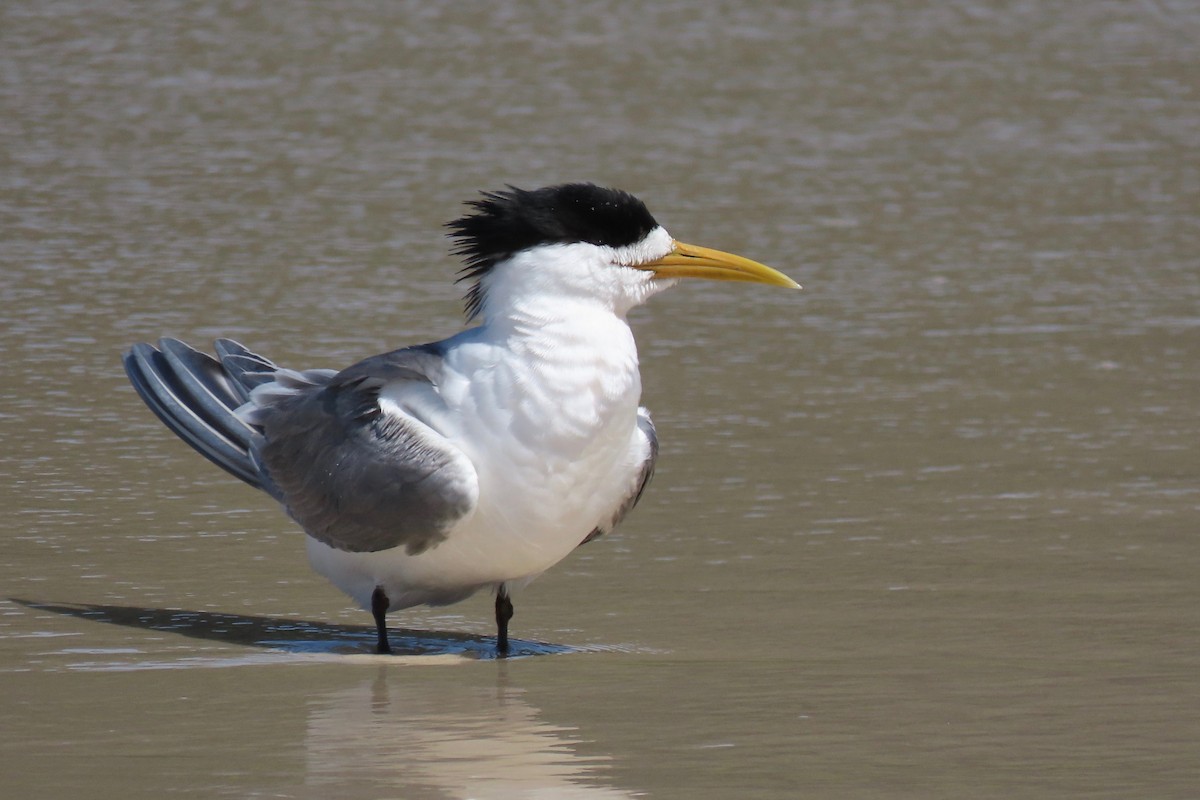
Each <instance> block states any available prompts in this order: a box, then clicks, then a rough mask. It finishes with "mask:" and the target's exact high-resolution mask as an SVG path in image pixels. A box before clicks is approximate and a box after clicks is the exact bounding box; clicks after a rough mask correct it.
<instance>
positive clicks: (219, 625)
mask: <svg viewBox="0 0 1200 800" xmlns="http://www.w3.org/2000/svg"><path fill="white" fill-rule="evenodd" d="M8 599H9V600H11V601H12V602H14V603H17V604H19V605H22V606H25V607H26V608H29V609H35V610H38V611H50V612H53V613H55V614H63V615H65V616H69V617H78V618H79V619H86V620H89V621H92V622H106V623H108V624H110V625H124V626H126V627H130V628H140V629H142V630H147V631H161V632H166V633H174V634H178V635H180V636H189V637H191V638H194V639H204V640H206V641H212V642H220V643H222V644H232V645H240V646H244V647H258V648H262V649H264V650H274V651H284V652H291V653H298V654H300V653H303V654H345V655H354V654H366V653H374V652H375V627H374V626H373V625H372V626H367V625H333V624H330V623H326V622H311V621H308V620H298V619H288V618H284V617H264V616H258V615H254V614H230V613H223V612H213V611H185V610H179V609H169V608H144V607H140V606H118V605H109V604H103V603H53V602H40V601H35V600H25V599H21V598H18V597H10V598H8ZM389 633H390V635H389V639H390V642H391V645H392V651H393V654H394V655H397V656H437V655H443V656H444V655H455V656H461V657H464V658H472V659H480V660H485V659H494V658H498V655H497V652H496V639H495V638H494V637H491V636H474V635H472V634H469V633H460V632H457V631H418V630H408V629H403V628H392V629H391V630H390V632H389ZM577 649H578V648H574V647H569V646H566V645H557V644H548V643H545V642H533V641H528V640H521V639H509V650H508V654H507V656H506V657H507V658H518V657H523V656H536V655H552V654H558V653H571V652H575V651H576V650H577Z"/></svg>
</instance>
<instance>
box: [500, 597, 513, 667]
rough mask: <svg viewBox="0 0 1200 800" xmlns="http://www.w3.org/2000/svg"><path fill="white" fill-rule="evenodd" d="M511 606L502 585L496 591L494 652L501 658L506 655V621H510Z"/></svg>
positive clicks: (510, 601)
mask: <svg viewBox="0 0 1200 800" xmlns="http://www.w3.org/2000/svg"><path fill="white" fill-rule="evenodd" d="M512 615H513V604H512V600H510V599H509V597H508V592H507V591H506V590H505V589H504V584H500V588H499V589H497V590H496V652H497V653H499V654H500V655H501V656H506V655H508V621H509V620H510V619H512Z"/></svg>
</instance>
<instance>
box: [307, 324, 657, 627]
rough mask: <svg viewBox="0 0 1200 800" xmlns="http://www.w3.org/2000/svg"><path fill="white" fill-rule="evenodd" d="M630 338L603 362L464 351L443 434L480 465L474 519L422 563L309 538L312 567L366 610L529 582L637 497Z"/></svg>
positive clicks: (450, 382) (641, 451)
mask: <svg viewBox="0 0 1200 800" xmlns="http://www.w3.org/2000/svg"><path fill="white" fill-rule="evenodd" d="M621 327H623V328H624V326H623V324H622V326H621ZM618 333H620V332H619V331H618ZM624 333H625V336H627V337H628V347H627V348H625V347H609V348H606V350H605V356H606V358H605V359H603V360H600V361H599V362H598V360H597V357H596V355H595V353H593V352H577V351H575V350H572V349H571V348H570V347H569V346H568V345H569V342H568V345H564V344H562V339H561V337H560V339H559V342H560V344H559V345H558V347H557V348H556V351H555V353H554V356H555V357H554V358H553V359H546V358H541V359H540V360H537V361H535V362H534V361H531V359H530V358H529V355H528V353H520V352H518V353H516V354H513V353H511V352H510V351H504V352H502V353H499V354H497V352H495V348H494V347H493V348H492V349H491V350H490V351H489V350H487V349H485V348H482V347H480V348H475V349H472V348H471V347H470V346H468V347H465V348H463V349H462V351H461V353H460V354H459V356H458V358H459V360H460V361H461V362H465V363H453V362H449V363H450V366H451V367H453V368H454V369H453V371H452V372H450V373H449V375H448V377H447V380H446V383H445V384H444V385H442V386H440V387H439V390H440V392H441V395H442V397H443V399H444V400H445V401H446V403H447V405H448V406H449V409H450V412H449V414H448V415H447V416H446V420H447V421H446V422H445V428H446V429H445V430H442V431H441V432H442V433H443V435H445V436H447V437H448V438H449V439H450V440H451V441H452V442H454V443H455V444H456V445H457V446H459V447H460V448H461V449H462V450H463V451H464V452H465V453H466V454H467V456H468V457H469V458H470V459H471V461H472V463H473V464H474V465H475V467H476V471H477V474H478V478H479V501H478V505H477V507H476V509H475V511H474V513H473V514H472V515H471V516H469V517H468V518H466V519H464V520H462V521H461V522H460V523H459V524H458V525H457V526H456V527H455V528H454V529H453V530H452V531H451V532H450V534H449V536H448V537H447V538H446V540H444V541H442V542H440V543H439V544H437V545H436V546H434V547H432V548H430V549H428V550H426V551H424V552H422V553H420V554H417V555H409V554H408V553H406V552H405V551H404V549H403V548H394V549H391V550H383V551H378V552H374V553H352V552H347V551H342V550H337V549H334V548H331V547H329V546H327V545H324V544H322V543H320V542H318V541H316V540H313V539H311V538H310V539H309V542H308V553H309V559H310V561H311V563H312V565H313V568H314V569H315V570H316V571H317V572H319V573H321V574H322V575H324V576H325V577H327V578H328V579H329V580H330V581H332V582H333V583H334V584H335V585H337V586H338V587H339V588H341V589H342V590H343V591H345V592H346V593H347V594H349V595H350V596H351V597H353V598H354V599H355V600H356V601H357V602H358V603H359V604H361V605H362V606H364V607H369V604H370V597H371V593H372V592H373V591H374V589H375V587H376V586H381V587H383V590H384V592H385V593H386V594H387V595H388V597H389V598H390V599H391V608H392V609H393V610H394V609H397V608H404V607H408V606H413V605H419V604H423V603H429V604H435V605H440V604H446V603H452V602H456V601H458V600H461V599H463V598H465V597H467V596H469V595H470V594H472V593H474V592H475V591H478V590H479V589H481V588H485V587H491V586H496V585H498V584H501V583H505V584H508V585H509V586H510V587H512V586H520V585H522V584H523V583H527V582H528V581H530V580H532V579H533V578H535V577H536V576H537V575H539V574H541V573H542V572H544V571H545V570H547V569H549V568H550V567H551V566H553V565H554V564H556V563H558V562H559V561H561V560H562V559H563V558H564V557H566V556H567V555H568V554H569V553H570V552H571V551H572V550H573V549H575V547H577V546H578V545H579V543H580V542H582V541H583V539H584V538H585V537H586V536H587V535H588V534H589V533H591V531H592V530H593V529H594V528H595V527H596V526H597V525H600V524H602V523H605V522H607V521H608V520H609V519H610V518H611V516H612V514H613V512H614V510H615V509H617V508H618V507H619V506H620V505H621V504H622V503H623V502H624V500H625V499H626V498H627V497H628V496H629V493H630V491H631V488H632V487H633V486H634V485H635V482H636V481H637V479H638V477H639V475H640V472H641V468H642V462H643V460H644V459H645V458H646V455H647V453H646V445H645V442H644V440H643V439H642V437H641V436H640V435H639V434H638V431H637V405H638V400H639V396H640V393H641V385H640V379H639V377H638V374H637V356H636V352H635V351H634V350H633V348H632V337H631V336H629V335H628V328H624ZM610 341H611V339H610ZM480 364H484V365H486V369H482V368H481V367H480V366H479V365H480Z"/></svg>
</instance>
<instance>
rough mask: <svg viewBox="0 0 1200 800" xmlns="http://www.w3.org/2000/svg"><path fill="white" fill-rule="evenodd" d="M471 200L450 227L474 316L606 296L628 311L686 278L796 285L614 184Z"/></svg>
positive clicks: (615, 308)
mask: <svg viewBox="0 0 1200 800" xmlns="http://www.w3.org/2000/svg"><path fill="white" fill-rule="evenodd" d="M470 205H471V206H472V207H473V208H474V209H475V212H474V213H472V214H469V215H467V216H465V217H463V218H462V219H459V220H456V221H454V222H451V223H450V224H449V227H450V228H451V234H450V235H451V236H452V237H454V238H455V239H457V240H458V247H457V248H456V250H455V252H456V253H457V254H459V255H462V256H463V257H464V258H465V259H466V264H467V265H466V267H465V268H464V269H463V271H462V275H461V277H460V280H474V283H473V285H472V286H471V288H470V290H469V291H468V292H467V298H466V302H467V315H468V317H474V316H475V315H477V314H480V313H482V314H483V315H484V316H485V317H488V316H490V315H492V314H496V313H503V310H504V309H512V308H515V307H516V306H517V305H518V304H520V303H521V302H522V301H523V300H525V299H526V298H533V297H537V298H540V299H541V300H542V301H545V300H546V299H549V298H560V299H561V300H562V301H563V302H564V303H568V302H571V301H574V300H583V301H588V302H592V303H600V304H602V305H604V306H606V307H608V308H609V309H610V310H611V311H612V312H613V313H614V314H617V315H618V316H624V315H625V313H626V312H627V311H628V310H629V309H630V308H632V307H634V306H636V305H638V304H640V303H642V302H644V301H645V300H646V299H647V298H649V297H650V296H651V295H653V294H655V293H657V292H659V291H662V290H663V289H665V288H667V287H669V286H672V285H673V284H674V283H675V282H676V280H677V279H678V278H685V277H700V278H711V279H717V280H740V281H751V282H757V283H768V284H772V285H776V286H789V287H793V288H799V286H798V285H797V284H796V283H795V282H794V281H792V280H791V279H790V278H788V277H786V276H785V275H782V274H781V273H779V272H776V271H775V270H773V269H771V268H770V267H765V266H763V265H762V264H758V263H756V262H753V261H750V260H748V259H744V258H741V257H739V256H734V255H731V254H729V253H722V252H720V251H717V250H708V249H706V248H701V247H695V246H693V245H687V244H683V243H682V242H677V241H675V240H674V239H672V238H671V236H670V235H669V234H668V233H667V232H666V230H665V229H663V227H662V226H661V225H659V224H658V223H657V222H656V221H655V220H654V217H653V216H651V214H650V212H649V210H648V209H647V208H646V206H645V204H644V203H642V201H641V200H638V199H637V198H636V197H634V196H633V195H631V194H629V193H627V192H622V191H620V190H617V189H605V188H601V187H598V186H594V185H592V184H587V183H573V184H564V185H561V186H551V187H546V188H543V189H537V190H534V191H525V190H522V189H516V188H514V187H509V190H508V191H506V192H494V193H488V194H485V195H484V198H483V199H482V200H476V201H473V202H471V203H470Z"/></svg>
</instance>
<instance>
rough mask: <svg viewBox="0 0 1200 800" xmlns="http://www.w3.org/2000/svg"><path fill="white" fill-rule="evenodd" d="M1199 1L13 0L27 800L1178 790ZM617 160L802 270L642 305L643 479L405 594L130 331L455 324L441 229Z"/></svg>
mask: <svg viewBox="0 0 1200 800" xmlns="http://www.w3.org/2000/svg"><path fill="white" fill-rule="evenodd" d="M1198 75H1200V11H1198V10H1197V7H1196V5H1195V4H1193V3H1186V2H1172V1H1171V0H1158V1H1155V0H1146V1H1145V2H1140V3H1134V2H1128V3H1123V2H1103V1H1101V0H1088V2H1067V3H1003V4H996V3H986V2H982V0H965V1H964V2H955V3H930V4H927V5H926V4H921V3H915V2H904V3H883V2H876V3H871V2H863V3H847V2H838V3H816V2H814V3H809V4H791V5H790V6H789V7H787V8H777V7H775V5H774V4H766V3H740V4H737V5H736V7H735V6H734V4H718V3H708V4H697V3H676V4H669V3H659V4H646V3H624V4H616V3H611V4H607V3H587V2H577V3H572V4H570V5H569V6H568V5H567V4H561V5H560V4H550V3H540V4H538V3H523V4H515V3H506V4H502V3H495V4H492V5H491V6H489V7H487V8H486V9H485V8H482V7H476V6H471V7H470V8H467V7H466V6H454V7H453V8H451V7H449V6H445V7H443V6H440V5H435V4H421V3H410V4H389V5H384V4H373V3H356V2H326V3H306V4H301V3H288V4H262V5H261V7H260V5H259V4H243V3H220V4H198V3H190V2H180V3H174V4H170V5H167V4H156V5H146V4H133V3H117V2H90V3H82V2H19V1H17V2H7V3H5V4H3V5H2V6H0V303H2V306H0V309H2V310H0V319H2V320H3V326H2V329H0V344H2V346H3V352H4V354H5V364H4V374H5V379H4V381H3V385H2V386H0V437H2V438H0V442H2V450H3V454H4V456H3V461H2V462H0V478H2V480H0V508H2V509H3V511H4V514H3V515H2V517H0V519H2V521H0V526H2V527H0V537H2V540H3V555H2V556H0V675H2V677H0V776H3V777H0V786H2V788H3V791H2V793H3V795H4V796H5V797H14V798H16V797H21V798H25V797H46V798H59V797H95V798H129V797H141V796H145V797H164V796H200V797H304V798H310V797H311V798H324V797H339V798H384V797H403V798H443V797H450V798H468V797H472V798H473V797H478V798H525V797H554V798H558V797H572V798H574V797H579V798H582V797H589V798H590V797H596V798H618V797H652V798H653V797H659V798H668V797H669V798H674V797H688V798H730V797H761V798H791V797H805V798H846V797H854V798H862V797H879V798H931V797H947V798H950V797H954V798H959V797H962V798H967V797H969V798H980V797H994V798H1013V797H1080V798H1083V797H1087V798H1097V797H1114V798H1116V797H1121V798H1127V797H1128V798H1133V797H1136V798H1191V797H1196V796H1198V795H1200V755H1198V753H1200V633H1198V630H1200V574H1198V573H1200V536H1198V534H1200V524H1198V522H1200V459H1198V458H1197V454H1196V447H1197V443H1198V440H1200V413H1198V400H1200V359H1198V353H1200V268H1198V267H1200V256H1198V254H1200V217H1198V212H1200V95H1198V93H1197V86H1198V85H1200V84H1198V83H1197V76H1198ZM575 179H589V180H594V181H596V182H599V183H604V184H611V185H616V186H620V187H622V188H626V189H628V190H630V191H633V192H635V193H637V194H639V195H640V196H642V197H643V198H644V199H646V200H647V202H648V203H649V205H650V207H651V209H652V210H653V211H654V212H655V213H656V215H657V217H658V218H659V220H660V221H662V222H663V223H664V224H665V225H666V226H667V227H668V229H669V230H671V231H672V232H673V233H674V234H675V235H677V236H679V237H680V238H681V239H684V240H686V241H695V242H698V243H701V244H707V245H711V246H715V247H720V248H722V249H727V250H733V251H735V252H742V253H745V254H746V255H749V256H751V257H753V258H756V259H759V260H762V261H764V262H767V263H770V264H772V265H775V266H778V267H780V268H782V269H784V270H785V271H787V272H789V273H790V274H791V275H792V276H794V277H795V278H797V279H798V280H799V281H800V282H801V283H803V284H804V285H805V287H806V292H805V293H804V294H800V295H796V294H791V293H783V292H771V291H767V290H760V289H758V288H756V287H746V286H737V285H718V284H711V285H701V284H694V285H688V286H685V287H681V288H679V289H677V290H675V291H674V292H672V293H669V294H667V295H664V296H661V297H658V298H656V299H655V300H654V301H653V302H652V303H651V305H650V306H648V307H647V308H644V309H641V310H639V311H638V313H637V315H636V321H635V325H636V328H637V332H638V336H639V340H640V342H641V348H642V359H643V364H644V371H645V384H646V398H645V399H646V402H647V404H648V405H649V406H650V407H651V408H652V410H653V411H654V412H655V419H656V421H657V424H658V428H659V432H660V435H661V437H662V440H663V450H662V456H661V459H660V462H659V463H660V468H659V473H658V476H657V478H656V480H655V483H654V485H653V486H652V489H651V491H650V492H649V493H648V494H647V496H646V498H645V499H644V500H643V503H642V505H641V507H640V508H639V509H638V511H637V512H636V513H635V514H634V515H633V516H632V517H631V518H630V519H629V520H628V521H627V523H626V524H625V526H624V527H623V529H622V530H621V531H620V532H619V533H618V534H617V535H614V536H612V537H610V538H608V539H606V540H602V541H601V542H598V543H596V544H593V545H589V546H588V547H586V548H584V549H583V550H581V551H579V552H578V553H576V554H575V555H574V556H572V557H571V558H570V559H569V560H568V561H566V562H565V563H563V564H561V565H559V566H558V567H557V568H556V569H554V570H552V571H551V572H550V573H548V574H547V575H546V576H544V577H543V578H542V579H541V580H539V581H538V582H537V583H535V584H534V585H533V586H531V587H530V588H529V589H528V590H526V591H525V592H523V593H521V594H520V595H518V597H517V598H516V607H517V616H516V618H515V620H514V633H515V635H516V636H518V637H519V638H520V640H521V641H520V642H519V643H518V644H519V648H520V652H521V653H522V654H523V655H524V656H525V657H522V658H514V659H510V660H508V661H507V662H501V661H496V660H494V659H490V658H486V657H484V656H486V654H487V652H488V649H489V645H490V638H489V637H490V634H491V624H490V622H489V617H490V604H489V601H488V600H487V599H486V598H483V597H478V598H475V599H473V600H471V601H468V602H466V603H464V604H461V605H458V606H454V607H451V608H448V609H439V610H417V611H414V612H411V613H406V614H404V615H397V619H396V624H397V625H402V626H403V627H404V628H405V631H404V632H403V634H399V633H398V634H397V635H398V636H400V635H403V636H404V637H405V638H404V640H403V644H404V649H405V650H406V652H407V655H404V656H399V657H396V658H391V659H385V658H381V657H376V656H371V655H367V653H368V652H369V645H370V642H371V634H370V630H369V626H368V623H369V619H368V618H367V615H365V614H364V613H363V612H361V611H358V610H356V609H352V608H349V607H347V604H346V602H345V600H344V599H343V598H342V597H341V595H339V594H338V593H337V592H336V591H335V590H334V589H332V588H331V587H330V586H328V585H327V584H326V583H325V582H324V581H323V580H322V579H320V578H318V577H317V576H315V575H313V574H312V573H311V572H310V571H309V570H308V567H307V565H306V564H305V561H304V556H303V546H302V537H301V534H300V533H299V532H298V531H297V530H296V529H295V528H294V527H292V526H291V525H289V524H288V523H287V521H286V520H285V519H284V518H283V516H282V515H281V514H280V513H279V512H278V511H277V510H276V509H275V508H273V507H272V503H271V502H269V501H268V500H267V499H266V498H265V497H263V496H261V495H258V494H256V493H255V492H253V491H252V490H250V489H248V488H246V487H244V486H242V485H240V484H238V483H237V482H236V481H234V480H233V479H230V478H228V477H227V476H225V475H224V473H221V472H220V471H218V470H217V469H215V468H213V467H211V466H210V465H208V464H207V463H206V462H204V461H203V460H201V459H200V458H198V457H197V456H195V454H193V453H192V452H191V451H190V450H188V449H187V448H186V447H185V446H183V445H182V444H180V443H179V442H177V441H175V440H174V439H173V438H172V437H171V436H170V435H169V434H168V433H167V432H166V431H165V429H163V428H162V427H161V426H160V425H159V424H158V422H157V421H156V420H155V419H154V418H153V417H152V416H151V415H150V414H149V413H148V412H147V411H146V409H145V408H143V407H142V406H141V403H140V402H139V401H138V400H137V399H136V397H135V396H134V394H133V392H132V391H131V390H130V389H129V387H128V386H127V385H126V382H125V379H124V377H123V375H122V373H121V370H120V366H119V354H120V352H121V350H122V349H123V348H125V347H126V346H128V345H129V344H130V343H132V342H134V341H138V340H147V339H149V340H152V339H155V338H157V337H158V336H161V335H166V334H169V335H174V336H179V337H182V338H185V339H188V340H193V341H196V342H198V343H203V342H204V341H206V340H208V339H211V338H212V337H214V336H218V335H231V336H234V337H236V338H239V339H242V340H243V341H245V342H246V343H247V344H248V345H250V346H252V347H254V348H255V349H259V350H261V351H263V352H265V353H267V354H268V355H270V356H272V357H274V358H276V359H277V360H279V361H281V362H283V363H286V364H291V365H294V366H301V367H306V366H338V365H344V364H347V363H349V362H350V361H352V360H354V359H357V358H359V357H361V356H363V355H367V354H370V353H373V352H377V351H380V350H383V349H385V348H391V347H396V346H399V345H402V344H407V343H412V342H416V341H423V340H427V339H430V338H440V337H442V336H445V335H448V334H450V333H452V332H454V331H455V330H457V329H458V328H459V326H460V325H461V321H460V316H459V310H458V309H459V302H458V294H459V287H455V286H454V285H453V284H452V283H451V278H452V277H453V274H454V270H455V265H454V263H453V261H452V259H451V258H449V257H448V256H447V255H446V250H447V245H446V242H445V240H444V239H443V238H442V230H441V229H440V227H439V226H440V225H441V224H442V223H443V222H445V221H446V220H449V219H452V218H454V217H455V216H457V215H458V214H459V212H460V208H461V207H460V205H459V204H460V203H461V202H462V201H463V200H466V199H469V198H470V197H472V196H473V195H474V193H475V192H476V191H478V190H480V189H485V188H486V189H491V188H499V187H501V186H502V185H503V184H505V183H514V184H517V185H523V186H536V185H541V184H546V183H554V182H561V181H564V180H575Z"/></svg>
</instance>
